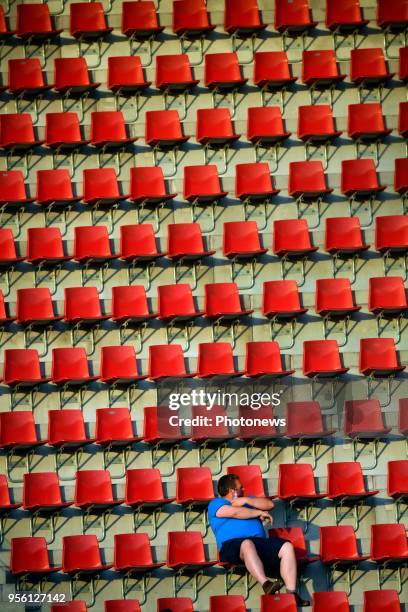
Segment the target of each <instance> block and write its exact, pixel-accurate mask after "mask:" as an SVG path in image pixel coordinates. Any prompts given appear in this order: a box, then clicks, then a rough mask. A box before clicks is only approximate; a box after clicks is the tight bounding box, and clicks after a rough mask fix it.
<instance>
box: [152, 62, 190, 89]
mask: <svg viewBox="0 0 408 612" xmlns="http://www.w3.org/2000/svg"><path fill="white" fill-rule="evenodd" d="M199 82H200V81H199V80H198V79H193V73H192V70H191V66H190V60H189V57H188V55H186V54H178V55H159V56H157V58H156V87H157V88H158V89H160V91H164V92H167V93H178V92H183V91H188V90H190V89H192V87H195V85H198V83H199Z"/></svg>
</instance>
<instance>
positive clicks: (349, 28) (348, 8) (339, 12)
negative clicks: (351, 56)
mask: <svg viewBox="0 0 408 612" xmlns="http://www.w3.org/2000/svg"><path fill="white" fill-rule="evenodd" d="M368 23H369V20H368V19H362V15H361V7H360V0H345V2H342V3H341V4H339V3H338V2H333V0H331V1H330V0H328V2H326V27H327V28H329V30H332V32H335V33H336V32H340V33H341V34H343V33H344V34H346V33H347V32H355V31H356V30H359V29H360V28H362V27H363V26H366V25H367V24H368ZM339 612H340V611H339Z"/></svg>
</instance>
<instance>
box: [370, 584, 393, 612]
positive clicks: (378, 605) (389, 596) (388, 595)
mask: <svg viewBox="0 0 408 612" xmlns="http://www.w3.org/2000/svg"><path fill="white" fill-rule="evenodd" d="M400 611H401V604H400V600H399V597H398V593H397V591H394V590H391V589H381V590H380V591H364V608H363V612H400Z"/></svg>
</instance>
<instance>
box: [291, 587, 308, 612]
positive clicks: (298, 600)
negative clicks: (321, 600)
mask: <svg viewBox="0 0 408 612" xmlns="http://www.w3.org/2000/svg"><path fill="white" fill-rule="evenodd" d="M287 592H288V593H291V594H292V595H294V596H295V599H296V605H297V606H298V607H299V608H307V607H308V606H310V601H309V600H308V599H302V598H301V596H300V595H299V593H297V592H296V591H287Z"/></svg>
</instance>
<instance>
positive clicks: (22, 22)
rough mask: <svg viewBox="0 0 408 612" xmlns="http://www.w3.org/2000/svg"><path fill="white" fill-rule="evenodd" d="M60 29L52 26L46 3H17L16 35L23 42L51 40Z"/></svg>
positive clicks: (29, 43)
mask: <svg viewBox="0 0 408 612" xmlns="http://www.w3.org/2000/svg"><path fill="white" fill-rule="evenodd" d="M62 31H63V30H62V29H58V30H57V29H56V28H54V27H53V24H52V21H51V15H50V9H49V7H48V5H47V4H37V3H36V4H17V27H16V36H18V37H19V38H21V39H22V40H23V42H24V43H25V44H27V45H31V44H33V43H34V44H35V43H41V42H42V41H46V40H51V39H52V38H54V37H56V36H58V35H59V34H61V32H62Z"/></svg>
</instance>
